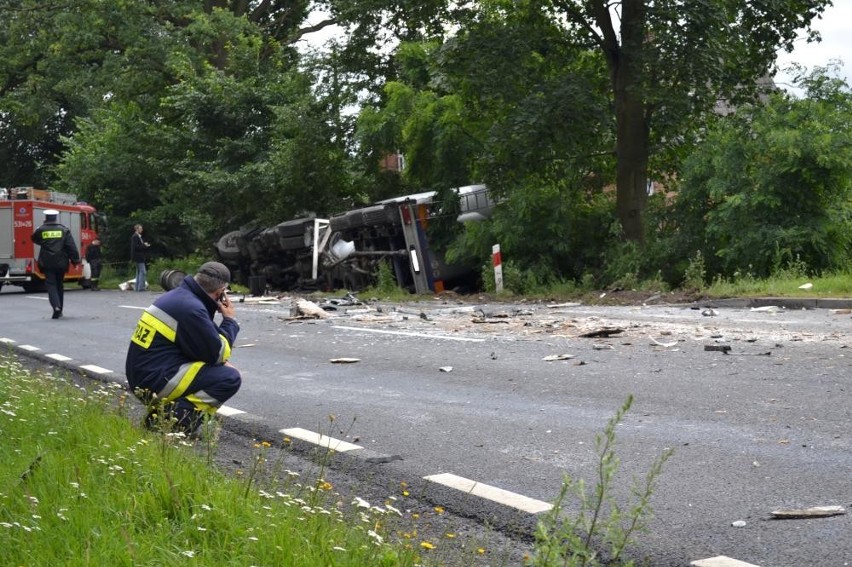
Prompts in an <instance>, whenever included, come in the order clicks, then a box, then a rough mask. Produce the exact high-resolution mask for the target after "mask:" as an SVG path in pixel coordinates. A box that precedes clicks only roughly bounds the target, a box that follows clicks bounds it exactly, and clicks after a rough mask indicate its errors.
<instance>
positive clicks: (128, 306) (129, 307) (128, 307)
mask: <svg viewBox="0 0 852 567" xmlns="http://www.w3.org/2000/svg"><path fill="white" fill-rule="evenodd" d="M119 307H123V308H124V309H139V310H140V311H145V310H146V309H148V308H147V307H139V306H138V305H119Z"/></svg>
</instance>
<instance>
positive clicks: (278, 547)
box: [0, 355, 501, 567]
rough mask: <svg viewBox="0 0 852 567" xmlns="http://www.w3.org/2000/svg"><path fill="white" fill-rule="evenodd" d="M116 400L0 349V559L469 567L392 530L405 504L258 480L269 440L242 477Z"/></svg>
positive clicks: (324, 486)
mask: <svg viewBox="0 0 852 567" xmlns="http://www.w3.org/2000/svg"><path fill="white" fill-rule="evenodd" d="M125 395H126V394H125V393H124V392H123V390H122V389H121V388H120V387H117V386H108V385H99V386H95V387H93V388H92V389H91V390H89V391H87V390H84V389H82V388H80V387H77V386H74V385H72V384H70V383H69V382H67V381H66V380H65V379H64V378H62V377H57V376H52V375H50V374H48V373H41V372H38V373H30V372H28V371H26V370H25V369H24V368H23V367H22V366H21V365H20V363H19V362H18V361H17V360H16V359H15V358H14V357H12V356H9V355H0V549H3V561H2V563H3V564H4V565H28V566H53V565H172V564H178V563H179V564H193V565H211V566H213V565H215V566H217V567H218V566H222V565H238V566H248V565H280V566H291V565H292V566H298V567H311V566H323V567H325V566H329V565H335V566H350V565H351V566H353V567H354V566H358V567H362V566H365V565H369V566H384V565H387V566H403V567H405V566H414V565H437V564H446V565H473V564H474V561H472V560H471V556H472V555H474V554H477V553H479V554H485V553H486V551H485V550H484V549H479V550H477V549H475V548H471V549H468V550H466V551H465V552H464V553H465V554H467V555H468V557H467V558H465V557H464V555H463V554H461V553H455V554H453V553H450V554H445V555H444V556H443V557H447V556H449V557H455V559H454V560H453V561H452V562H449V563H444V562H443V561H444V560H445V559H442V560H441V561H438V559H437V557H438V555H437V554H438V553H439V552H440V550H441V547H442V546H443V547H449V544H448V543H447V542H444V541H437V540H435V539H432V540H426V539H419V538H418V535H417V530H416V527H415V528H410V529H409V532H408V533H407V534H403V535H401V536H399V537H397V532H393V531H392V528H391V526H392V525H397V524H395V521H396V520H397V519H401V517H402V516H404V515H406V514H407V512H405V511H401V510H399V509H397V508H396V507H395V506H394V505H393V504H392V503H391V502H393V501H392V500H390V499H389V500H388V501H386V502H385V503H381V504H370V503H367V502H366V501H364V500H362V499H360V498H354V499H353V498H352V497H351V496H349V497H344V496H341V495H340V494H338V493H336V492H335V491H334V487H333V486H332V485H331V484H330V483H329V482H326V481H325V480H324V479H322V478H317V479H314V480H307V479H303V478H300V476H299V475H298V474H296V473H290V474H283V475H282V476H283V477H284V480H281V479H276V480H274V481H268V482H267V481H264V482H263V483H261V482H260V480H259V479H260V478H261V475H259V474H256V473H257V472H258V468H259V467H265V466H267V465H268V464H269V463H267V462H266V459H265V455H266V453H267V451H269V448H270V444H269V443H259V444H256V445H255V446H254V447H255V448H254V449H253V451H254V452H255V455H254V458H253V459H252V463H250V465H249V466H248V468H249V470H248V471H245V472H244V473H243V474H242V476H240V475H226V474H224V473H223V472H221V471H218V470H217V469H216V468H215V467H212V466H210V463H209V459H208V460H205V458H204V456H203V455H200V454H199V452H200V451H199V447H197V446H193V445H190V444H189V443H188V442H186V441H185V440H183V439H182V438H181V436H172V435H155V434H151V433H147V432H145V431H143V430H142V429H140V428H139V427H137V426H136V425H134V424H133V423H132V422H131V420H130V419H129V418H128V416H127V415H126V410H127V407H126V405H125V404H126V403H129V400H127V398H126V397H125ZM284 472H285V473H287V471H284ZM400 507H401V505H400ZM412 519H413V518H408V520H412ZM448 537H449V536H448ZM433 556H434V557H433ZM493 564H495V565H497V564H501V563H500V562H499V561H497V562H495V563H493Z"/></svg>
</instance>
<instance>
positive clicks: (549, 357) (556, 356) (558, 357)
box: [542, 354, 574, 362]
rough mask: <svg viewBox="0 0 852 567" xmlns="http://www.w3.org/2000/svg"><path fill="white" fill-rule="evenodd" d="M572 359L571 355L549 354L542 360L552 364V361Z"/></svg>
mask: <svg viewBox="0 0 852 567" xmlns="http://www.w3.org/2000/svg"><path fill="white" fill-rule="evenodd" d="M572 358H574V355H573V354H549V355H547V356H545V357H544V358H542V360H545V361H547V362H553V361H554V360H571V359H572Z"/></svg>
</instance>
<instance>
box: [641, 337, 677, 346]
mask: <svg viewBox="0 0 852 567" xmlns="http://www.w3.org/2000/svg"><path fill="white" fill-rule="evenodd" d="M648 338H649V339H651V342H652V343H653V344H655V345H657V346H661V347H665V348H671V347H673V346H675V345H676V344H677V341H671V342H665V343H664V342H660V341H658V340H657V339H655V338H654V337H651V336H649V337H648Z"/></svg>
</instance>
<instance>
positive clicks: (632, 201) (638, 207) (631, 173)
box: [607, 0, 650, 244]
mask: <svg viewBox="0 0 852 567" xmlns="http://www.w3.org/2000/svg"><path fill="white" fill-rule="evenodd" d="M646 1H647V0H623V2H622V4H621V7H622V19H621V46H620V48H617V47H613V49H611V50H610V53H609V56H608V57H607V61H608V62H609V65H610V73H611V78H612V87H613V94H614V98H615V128H616V143H615V153H616V177H615V179H616V181H615V183H616V213H617V214H618V219H619V220H620V221H621V227H622V229H623V230H624V237H625V238H626V239H627V240H629V241H631V242H637V243H640V244H641V243H642V242H643V241H644V239H645V228H644V222H643V220H644V219H643V217H644V213H645V204H646V203H647V202H648V191H647V184H648V151H649V139H650V130H649V128H648V120H647V113H646V110H647V108H646V105H645V101H644V99H643V93H642V81H641V78H642V71H643V70H642V61H643V59H644V46H645V42H646V40H647V38H646V20H645V17H646V14H645V9H646V8H645V2H646Z"/></svg>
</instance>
